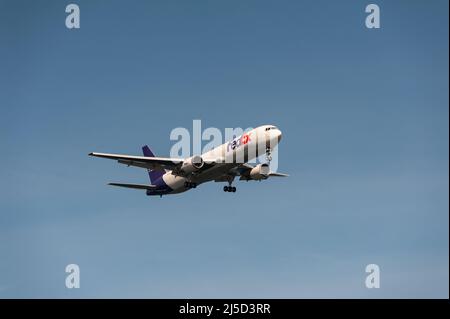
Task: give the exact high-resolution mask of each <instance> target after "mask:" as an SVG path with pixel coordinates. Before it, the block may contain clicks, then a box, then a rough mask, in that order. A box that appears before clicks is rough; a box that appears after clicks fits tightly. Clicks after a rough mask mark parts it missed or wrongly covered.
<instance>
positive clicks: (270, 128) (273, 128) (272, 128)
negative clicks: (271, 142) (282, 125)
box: [266, 126, 278, 132]
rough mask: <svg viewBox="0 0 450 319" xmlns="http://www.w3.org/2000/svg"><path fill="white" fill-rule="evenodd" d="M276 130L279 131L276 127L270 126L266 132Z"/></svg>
mask: <svg viewBox="0 0 450 319" xmlns="http://www.w3.org/2000/svg"><path fill="white" fill-rule="evenodd" d="M276 129H278V128H277V127H276V126H269V127H266V132H267V131H270V130H276Z"/></svg>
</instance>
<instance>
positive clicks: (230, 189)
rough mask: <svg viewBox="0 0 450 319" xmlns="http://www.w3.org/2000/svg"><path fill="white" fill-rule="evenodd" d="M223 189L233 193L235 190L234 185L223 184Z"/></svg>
mask: <svg viewBox="0 0 450 319" xmlns="http://www.w3.org/2000/svg"><path fill="white" fill-rule="evenodd" d="M223 191H224V192H227V193H235V192H236V187H232V186H224V187H223Z"/></svg>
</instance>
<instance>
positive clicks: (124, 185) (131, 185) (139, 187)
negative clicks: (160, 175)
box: [108, 183, 156, 190]
mask: <svg viewBox="0 0 450 319" xmlns="http://www.w3.org/2000/svg"><path fill="white" fill-rule="evenodd" d="M108 185H112V186H119V187H126V188H134V189H147V190H152V189H155V188H156V186H155V185H145V184H122V183H109V184H108Z"/></svg>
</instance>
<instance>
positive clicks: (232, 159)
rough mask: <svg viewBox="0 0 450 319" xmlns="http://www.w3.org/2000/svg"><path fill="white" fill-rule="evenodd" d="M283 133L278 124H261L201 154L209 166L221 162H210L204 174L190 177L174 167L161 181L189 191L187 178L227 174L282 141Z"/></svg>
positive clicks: (197, 180)
mask: <svg viewBox="0 0 450 319" xmlns="http://www.w3.org/2000/svg"><path fill="white" fill-rule="evenodd" d="M281 136H282V134H281V131H280V130H279V129H278V128H276V127H275V126H272V125H264V126H259V127H257V128H255V129H252V130H250V131H248V132H245V133H244V134H242V135H241V136H239V137H237V138H234V139H233V140H232V141H230V142H227V143H225V144H222V145H220V146H218V147H216V148H214V149H212V150H210V151H208V152H206V153H204V154H202V155H201V157H202V159H203V160H204V161H205V165H206V166H207V165H208V161H209V162H211V161H214V162H216V163H217V162H220V163H221V164H220V165H217V164H216V165H211V167H210V168H208V167H205V169H203V170H202V173H201V174H198V175H196V174H195V173H193V174H191V175H190V176H189V177H183V176H179V175H175V174H172V171H167V172H166V173H165V174H164V175H163V176H162V181H163V182H164V183H165V184H166V185H167V187H168V188H169V189H170V193H171V194H174V193H181V192H184V191H187V190H189V188H188V187H186V182H187V181H189V182H194V183H196V184H201V183H204V182H207V181H211V180H215V179H216V178H217V176H221V174H226V172H228V171H229V170H230V169H232V168H234V167H238V166H239V165H241V164H243V163H247V162H249V161H252V160H255V159H256V158H257V157H259V156H260V155H263V154H265V153H266V150H267V149H270V150H272V149H273V148H274V147H275V146H276V145H277V144H278V143H279V141H280V139H281Z"/></svg>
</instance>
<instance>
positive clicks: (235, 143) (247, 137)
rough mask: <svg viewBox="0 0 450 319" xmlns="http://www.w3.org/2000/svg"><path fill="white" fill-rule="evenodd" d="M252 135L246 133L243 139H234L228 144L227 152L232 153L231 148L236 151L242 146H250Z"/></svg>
mask: <svg viewBox="0 0 450 319" xmlns="http://www.w3.org/2000/svg"><path fill="white" fill-rule="evenodd" d="M251 134H252V133H245V134H243V135H242V136H241V137H239V138H237V139H234V140H232V141H231V142H229V143H228V144H227V152H229V151H230V148H231V150H233V151H234V150H235V149H236V148H238V147H239V146H241V145H245V144H248V143H249V142H250V141H251V139H250V135H251Z"/></svg>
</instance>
